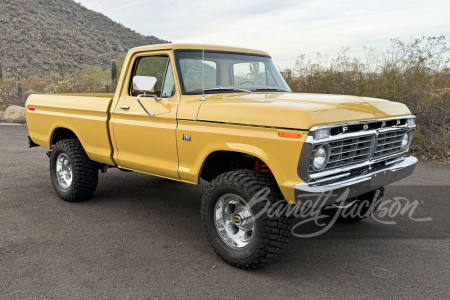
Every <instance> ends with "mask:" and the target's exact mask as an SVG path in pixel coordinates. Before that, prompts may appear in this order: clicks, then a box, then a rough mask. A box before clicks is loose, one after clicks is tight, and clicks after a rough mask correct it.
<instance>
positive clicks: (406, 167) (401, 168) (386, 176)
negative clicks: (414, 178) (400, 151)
mask: <svg viewBox="0 0 450 300" xmlns="http://www.w3.org/2000/svg"><path fill="white" fill-rule="evenodd" d="M417 162H418V161H417V158H415V157H413V156H408V157H402V158H399V159H397V160H395V161H392V162H391V163H389V165H386V166H384V167H382V168H378V169H373V170H368V171H366V172H365V174H363V175H362V174H360V175H356V176H354V177H351V178H346V179H335V180H333V179H330V180H323V181H320V182H308V183H299V184H297V185H295V200H296V202H297V203H298V202H302V203H303V202H305V201H306V200H316V199H317V198H318V197H320V196H321V195H322V197H325V195H329V197H328V199H326V200H325V202H322V204H324V205H328V204H332V203H335V202H336V201H337V200H342V195H344V193H345V192H346V190H347V189H349V194H348V196H347V197H346V198H347V199H348V198H353V197H356V196H359V195H362V194H365V193H367V192H370V191H373V190H375V189H377V188H380V187H383V186H386V185H388V184H391V183H393V182H396V181H399V180H402V179H403V178H406V177H408V176H409V175H411V174H412V173H413V172H414V169H415V167H416V164H417Z"/></svg>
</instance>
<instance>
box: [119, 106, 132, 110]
mask: <svg viewBox="0 0 450 300" xmlns="http://www.w3.org/2000/svg"><path fill="white" fill-rule="evenodd" d="M121 109H130V107H129V106H127V105H122V106H121V107H119V108H118V110H121Z"/></svg>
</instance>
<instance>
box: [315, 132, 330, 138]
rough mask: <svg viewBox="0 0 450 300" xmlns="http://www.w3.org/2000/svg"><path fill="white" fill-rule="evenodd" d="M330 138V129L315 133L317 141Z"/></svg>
mask: <svg viewBox="0 0 450 300" xmlns="http://www.w3.org/2000/svg"><path fill="white" fill-rule="evenodd" d="M329 137H330V129H319V130H316V132H315V133H314V138H315V139H316V140H321V139H326V138H329Z"/></svg>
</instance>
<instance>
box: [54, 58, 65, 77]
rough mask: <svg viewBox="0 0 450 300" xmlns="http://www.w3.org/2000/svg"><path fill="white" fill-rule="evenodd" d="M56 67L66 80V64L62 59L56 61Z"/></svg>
mask: <svg viewBox="0 0 450 300" xmlns="http://www.w3.org/2000/svg"><path fill="white" fill-rule="evenodd" d="M56 67H57V68H58V73H59V75H61V78H62V80H64V75H66V64H65V63H64V62H63V61H62V60H58V61H57V62H56Z"/></svg>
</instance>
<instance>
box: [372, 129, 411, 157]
mask: <svg viewBox="0 0 450 300" xmlns="http://www.w3.org/2000/svg"><path fill="white" fill-rule="evenodd" d="M407 131H408V130H405V129H403V130H395V131H389V132H383V133H380V134H378V143H377V148H376V149H375V153H374V154H373V158H374V159H377V158H381V157H384V156H389V155H392V154H396V153H400V152H403V151H404V149H402V139H403V136H404V135H405V133H406V132H407Z"/></svg>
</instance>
